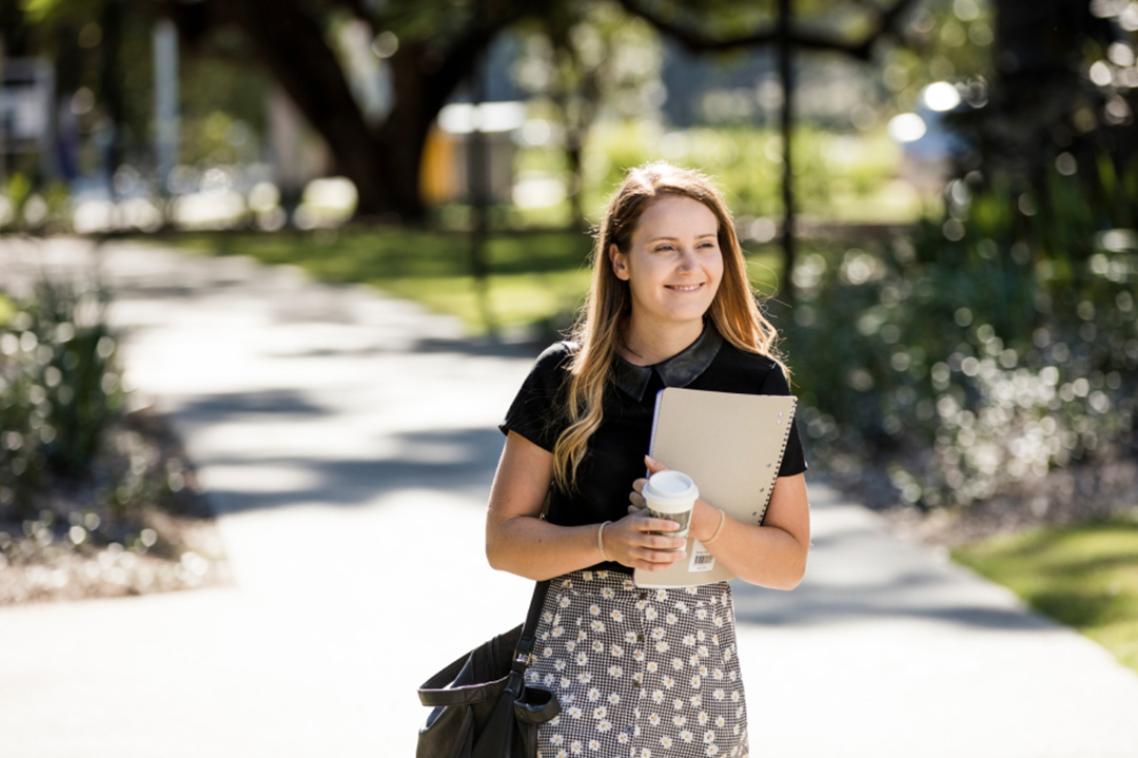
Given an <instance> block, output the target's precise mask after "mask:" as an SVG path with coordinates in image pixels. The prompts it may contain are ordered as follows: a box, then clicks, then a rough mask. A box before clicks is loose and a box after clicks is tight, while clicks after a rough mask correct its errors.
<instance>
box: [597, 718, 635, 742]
mask: <svg viewBox="0 0 1138 758" xmlns="http://www.w3.org/2000/svg"><path fill="white" fill-rule="evenodd" d="M610 729H612V722H611V721H609V720H608V719H605V720H604V721H598V722H597V731H598V732H600V733H601V734H604V733H605V732H607V731H608V730H610ZM620 737H624V739H623V740H620ZM620 737H617V739H618V740H620V741H621V742H627V741H628V737H627V736H626V735H623V734H622V735H620Z"/></svg>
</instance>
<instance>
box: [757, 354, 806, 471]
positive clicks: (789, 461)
mask: <svg viewBox="0 0 1138 758" xmlns="http://www.w3.org/2000/svg"><path fill="white" fill-rule="evenodd" d="M760 394H762V395H789V394H790V386H789V385H788V384H787V383H786V374H784V373H783V371H782V367H781V366H779V365H778V364H777V363H776V364H775V365H774V366H773V367H772V368H771V370H770V372H768V373H767V376H766V379H764V380H763V386H762V388H761V390H760ZM805 470H806V454H805V453H804V452H803V450H802V440H800V439H799V437H798V414H797V413H795V414H794V421H793V422H792V423H791V425H790V436H788V437H787V439H786V451H785V452H784V453H783V455H782V466H780V467H779V469H778V475H779V476H793V475H794V474H801V473H802V472H804V471H805Z"/></svg>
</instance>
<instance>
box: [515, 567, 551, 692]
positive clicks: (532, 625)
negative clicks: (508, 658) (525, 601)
mask: <svg viewBox="0 0 1138 758" xmlns="http://www.w3.org/2000/svg"><path fill="white" fill-rule="evenodd" d="M548 592H549V580H548V579H546V580H545V581H542V582H538V583H537V584H536V585H535V586H534V588H533V598H532V599H531V600H530V603H529V613H528V614H526V623H525V624H524V625H523V626H522V634H521V637H519V638H518V646H517V647H516V648H515V649H514V663H513V666H511V667H510V671H511V672H513V673H516V674H522V673H524V672H525V670H526V666H528V665H529V656H530V653H532V652H533V648H534V643H535V642H536V640H535V639H534V638H535V637H536V636H537V624H538V621H539V620H540V619H541V609H542V608H544V607H545V596H546V595H547V594H548Z"/></svg>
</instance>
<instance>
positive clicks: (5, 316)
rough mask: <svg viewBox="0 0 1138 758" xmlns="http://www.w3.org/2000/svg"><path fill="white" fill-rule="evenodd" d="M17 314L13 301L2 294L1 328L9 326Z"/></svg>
mask: <svg viewBox="0 0 1138 758" xmlns="http://www.w3.org/2000/svg"><path fill="white" fill-rule="evenodd" d="M15 312H16V306H15V305H13V304H12V301H11V300H9V299H8V298H7V297H5V296H4V295H2V294H0V326H4V325H5V324H7V323H8V320H9V319H11V318H12V316H13V314H15Z"/></svg>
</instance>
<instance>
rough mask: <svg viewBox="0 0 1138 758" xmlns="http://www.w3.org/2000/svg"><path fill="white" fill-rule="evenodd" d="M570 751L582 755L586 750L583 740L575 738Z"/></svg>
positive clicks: (570, 744)
mask: <svg viewBox="0 0 1138 758" xmlns="http://www.w3.org/2000/svg"><path fill="white" fill-rule="evenodd" d="M569 752H570V753H572V754H573V755H581V754H582V753H583V752H585V747H584V745H582V744H581V740H573V741H572V742H570V743H569Z"/></svg>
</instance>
